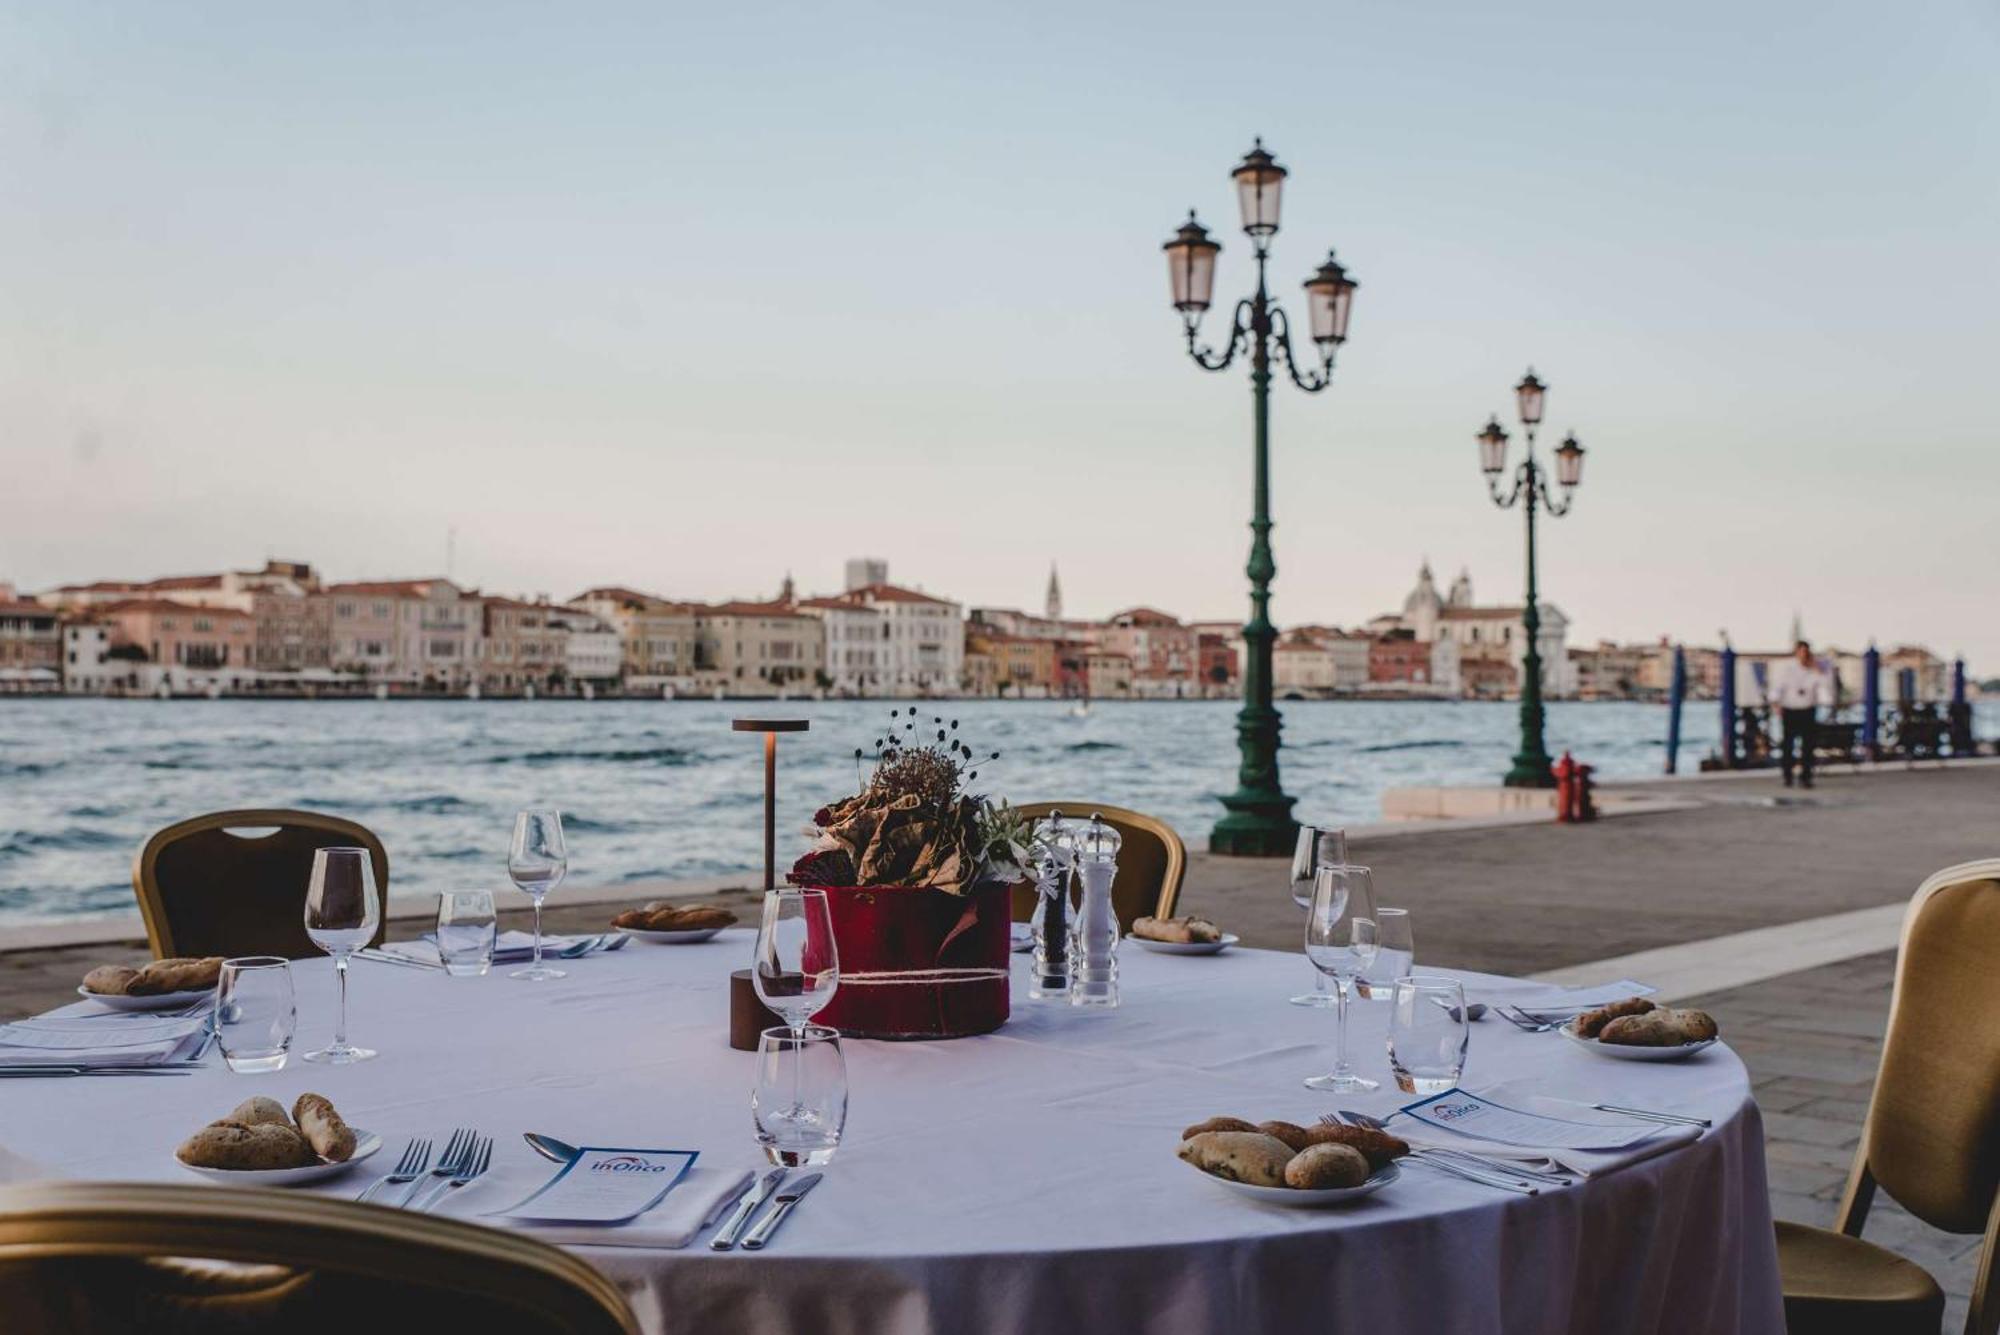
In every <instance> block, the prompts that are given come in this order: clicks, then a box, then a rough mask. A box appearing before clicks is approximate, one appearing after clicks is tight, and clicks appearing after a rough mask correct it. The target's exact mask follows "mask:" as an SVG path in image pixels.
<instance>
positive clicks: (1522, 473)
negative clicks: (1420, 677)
mask: <svg viewBox="0 0 2000 1335" xmlns="http://www.w3.org/2000/svg"><path fill="white" fill-rule="evenodd" d="M1547 391H1548V386H1546V385H1544V384H1543V383H1542V382H1541V381H1540V380H1537V379H1536V378H1535V372H1534V370H1533V369H1532V368H1530V370H1529V371H1528V374H1526V375H1525V376H1523V377H1521V383H1520V384H1518V385H1516V386H1514V399H1515V403H1516V405H1517V407H1518V408H1519V411H1520V414H1521V428H1522V431H1523V433H1524V434H1525V435H1526V437H1527V442H1528V449H1527V457H1525V458H1524V459H1522V460H1521V465H1520V467H1519V468H1517V469H1515V470H1514V489H1513V490H1512V491H1510V492H1508V493H1507V494H1506V495H1504V496H1503V495H1501V494H1500V474H1501V473H1502V472H1504V471H1505V470H1506V467H1507V433H1506V432H1505V431H1502V430H1501V429H1500V419H1499V418H1498V417H1493V418H1489V419H1487V422H1486V429H1485V430H1484V431H1481V432H1480V433H1479V469H1480V471H1481V472H1483V473H1485V474H1486V490H1487V491H1488V492H1489V493H1490V494H1491V495H1492V497H1493V503H1494V504H1495V505H1497V506H1499V507H1500V508H1501V509H1503V510H1505V509H1508V508H1509V507H1511V506H1513V505H1514V504H1515V503H1516V502H1520V504H1521V508H1522V510H1523V511H1524V512H1526V514H1527V518H1528V601H1527V605H1526V606H1524V607H1523V608H1522V609H1521V632H1522V634H1523V635H1525V636H1526V637H1527V641H1528V642H1527V644H1526V645H1524V646H1523V652H1522V657H1521V750H1520V752H1519V753H1518V754H1517V755H1515V757H1514V768H1512V769H1510V770H1508V771H1507V777H1506V779H1505V780H1503V782H1504V783H1505V784H1506V785H1507V786H1508V787H1509V788H1553V787H1555V785H1556V777H1555V774H1554V773H1553V772H1552V771H1551V770H1550V768H1549V748H1548V745H1547V743H1545V742H1544V741H1543V740H1542V724H1543V710H1542V647H1541V629H1542V614H1541V611H1540V610H1539V609H1538V608H1537V607H1536V605H1535V511H1536V510H1537V509H1540V508H1546V509H1547V510H1548V512H1549V515H1550V517H1552V518H1561V517H1562V516H1563V515H1566V514H1568V513H1569V507H1570V502H1571V500H1572V499H1573V497H1574V495H1575V491H1576V484H1577V483H1578V482H1580V481H1582V480H1583V446H1581V445H1579V444H1577V443H1576V437H1575V436H1574V435H1569V436H1565V437H1563V443H1562V444H1560V445H1558V446H1556V448H1555V456H1556V481H1557V482H1558V483H1559V484H1561V486H1562V494H1561V496H1560V497H1558V496H1557V495H1555V494H1554V493H1552V492H1551V491H1550V490H1549V479H1548V474H1546V473H1544V472H1543V471H1542V467H1541V465H1540V464H1538V463H1537V462H1536V461H1535V429H1536V428H1537V427H1539V426H1540V425H1541V424H1542V399H1543V396H1544V395H1545V394H1546V393H1547Z"/></svg>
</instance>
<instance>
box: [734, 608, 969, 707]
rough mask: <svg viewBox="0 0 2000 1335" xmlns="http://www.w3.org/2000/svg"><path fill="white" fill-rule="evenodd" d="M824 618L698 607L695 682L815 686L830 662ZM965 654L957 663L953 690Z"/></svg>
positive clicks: (759, 688) (768, 688) (792, 611)
mask: <svg viewBox="0 0 2000 1335" xmlns="http://www.w3.org/2000/svg"><path fill="white" fill-rule="evenodd" d="M825 646H826V639H825V633H824V631H823V630H822V629H821V627H820V623H819V620H818V618H816V617H812V616H809V615H807V614H805V613H803V612H800V611H799V610H798V609H797V608H795V607H792V606H789V605H787V604H785V603H782V602H776V601H773V602H728V603H718V604H716V605H715V606H713V607H699V608H697V609H696V610H695V686H696V688H697V689H699V690H703V691H721V692H722V693H723V694H725V695H777V694H783V693H795V692H802V691H807V690H811V689H812V688H813V686H814V685H815V684H817V683H818V681H819V679H820V677H821V675H822V673H823V671H824V669H825V666H826V661H825V657H824V654H825ZM963 657H964V655H963V653H962V652H961V653H960V654H959V655H957V656H956V657H955V658H954V660H953V662H952V674H953V675H952V679H951V685H952V689H953V690H956V689H957V687H958V676H957V673H958V669H959V666H960V662H961V660H962V659H963Z"/></svg>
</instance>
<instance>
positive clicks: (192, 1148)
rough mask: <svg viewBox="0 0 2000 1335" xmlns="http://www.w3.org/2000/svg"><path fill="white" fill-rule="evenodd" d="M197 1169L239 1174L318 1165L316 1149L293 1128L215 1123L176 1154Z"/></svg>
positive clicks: (199, 1132) (274, 1124) (195, 1136)
mask: <svg viewBox="0 0 2000 1335" xmlns="http://www.w3.org/2000/svg"><path fill="white" fill-rule="evenodd" d="M174 1154H175V1156H176V1157H178V1158H179V1159H180V1161H181V1162H182V1163H184V1164H192V1165H193V1166H194V1167H196V1168H228V1169H233V1170H236V1171H238V1172H244V1171H256V1170H261V1169H269V1168H303V1167H305V1166H306V1165H307V1164H311V1163H315V1162H317V1156H316V1155H314V1154H313V1151H312V1146H310V1145H308V1144H306V1141H305V1137H303V1136H301V1135H300V1134H299V1133H298V1132H297V1131H295V1130H293V1129H292V1127H290V1126H289V1125H286V1126H279V1125H278V1124H276V1123H274V1122H263V1123H260V1124H258V1125H256V1126H245V1125H243V1124H242V1123H241V1122H215V1123H211V1124H210V1125H208V1126H205V1127H203V1128H202V1129H201V1130H199V1131H197V1132H195V1133H194V1134H193V1135H192V1136H189V1137H188V1138H187V1139H186V1140H184V1141H182V1142H181V1147H180V1148H179V1149H177V1150H175V1151H174Z"/></svg>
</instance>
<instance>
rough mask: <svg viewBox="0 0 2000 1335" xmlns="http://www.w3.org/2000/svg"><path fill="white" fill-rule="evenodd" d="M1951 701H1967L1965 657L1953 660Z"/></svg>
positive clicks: (1958, 703)
mask: <svg viewBox="0 0 2000 1335" xmlns="http://www.w3.org/2000/svg"><path fill="white" fill-rule="evenodd" d="M1951 702H1952V704H1953V705H1962V704H1964V703H1965V660H1964V659H1963V658H1954V659H1953V660H1952V661H1951Z"/></svg>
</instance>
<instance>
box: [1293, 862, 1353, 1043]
mask: <svg viewBox="0 0 2000 1335" xmlns="http://www.w3.org/2000/svg"><path fill="white" fill-rule="evenodd" d="M1346 861H1347V831H1345V830H1330V829H1325V828H1323V827H1321V826H1317V825H1301V826H1300V827H1299V842H1298V847H1297V848H1296V849H1295V850H1294V851H1293V853H1292V902H1293V903H1295V904H1297V905H1298V906H1299V907H1300V908H1302V909H1307V910H1310V909H1311V908H1312V902H1313V886H1314V884H1315V883H1317V881H1318V879H1319V869H1320V868H1321V867H1337V866H1341V865H1343V864H1345V863H1346ZM1292 1004H1293V1005H1294V1006H1337V1005H1339V1004H1340V1003H1339V1001H1338V1000H1337V999H1336V998H1335V997H1334V995H1333V993H1332V991H1331V990H1329V989H1328V987H1327V985H1326V975H1325V974H1323V973H1321V972H1320V971H1319V970H1318V969H1314V970H1313V986H1312V991H1310V992H1302V993H1300V994H1299V995H1298V996H1296V997H1293V998H1292Z"/></svg>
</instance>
